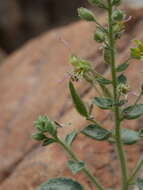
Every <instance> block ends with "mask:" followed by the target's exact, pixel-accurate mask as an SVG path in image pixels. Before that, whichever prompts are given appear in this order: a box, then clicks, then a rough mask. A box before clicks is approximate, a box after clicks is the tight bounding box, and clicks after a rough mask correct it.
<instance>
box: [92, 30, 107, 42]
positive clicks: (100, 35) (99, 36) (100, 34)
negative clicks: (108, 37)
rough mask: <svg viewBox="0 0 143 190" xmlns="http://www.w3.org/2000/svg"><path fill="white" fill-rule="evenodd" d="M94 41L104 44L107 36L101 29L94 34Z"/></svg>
mask: <svg viewBox="0 0 143 190" xmlns="http://www.w3.org/2000/svg"><path fill="white" fill-rule="evenodd" d="M94 40H95V41H96V42H99V43H102V42H104V40H105V34H104V32H102V31H101V30H100V29H98V30H97V31H96V33H95V34H94Z"/></svg>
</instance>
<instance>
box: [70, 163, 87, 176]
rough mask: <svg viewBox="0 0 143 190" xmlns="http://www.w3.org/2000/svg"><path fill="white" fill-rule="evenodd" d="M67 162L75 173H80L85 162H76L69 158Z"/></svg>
mask: <svg viewBox="0 0 143 190" xmlns="http://www.w3.org/2000/svg"><path fill="white" fill-rule="evenodd" d="M67 164H68V167H69V169H70V170H71V172H72V173H73V174H76V173H78V172H79V171H81V170H82V169H83V168H84V162H75V161H73V160H68V162H67Z"/></svg>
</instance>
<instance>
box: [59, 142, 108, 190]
mask: <svg viewBox="0 0 143 190" xmlns="http://www.w3.org/2000/svg"><path fill="white" fill-rule="evenodd" d="M57 141H58V142H59V144H60V145H61V146H62V147H63V148H64V149H65V150H66V152H67V153H68V154H69V156H70V157H71V159H73V160H74V161H76V162H79V161H80V160H79V159H78V158H77V157H76V155H75V153H74V152H73V151H72V150H71V149H70V147H68V146H67V145H66V144H64V142H62V141H61V140H60V139H57ZM82 171H83V172H84V173H85V174H86V176H87V177H88V178H89V179H90V181H91V182H92V183H93V184H95V185H96V187H97V189H98V190H105V189H104V187H103V186H102V185H101V184H100V183H99V182H98V180H97V179H96V178H95V177H94V176H93V175H92V174H91V172H90V170H89V169H88V168H87V167H86V166H85V167H84V168H83V169H82Z"/></svg>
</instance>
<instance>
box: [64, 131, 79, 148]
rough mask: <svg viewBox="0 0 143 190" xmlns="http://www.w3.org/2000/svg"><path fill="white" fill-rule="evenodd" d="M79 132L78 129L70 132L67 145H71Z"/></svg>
mask: <svg viewBox="0 0 143 190" xmlns="http://www.w3.org/2000/svg"><path fill="white" fill-rule="evenodd" d="M77 134H78V131H77V130H74V131H72V132H71V133H70V134H68V135H67V136H66V138H65V143H66V145H67V146H71V144H72V142H73V141H74V140H75V138H76V136H77Z"/></svg>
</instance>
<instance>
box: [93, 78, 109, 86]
mask: <svg viewBox="0 0 143 190" xmlns="http://www.w3.org/2000/svg"><path fill="white" fill-rule="evenodd" d="M96 81H97V82H99V83H100V84H103V85H108V84H111V83H112V81H110V80H108V79H106V78H104V77H98V78H96Z"/></svg>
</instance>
